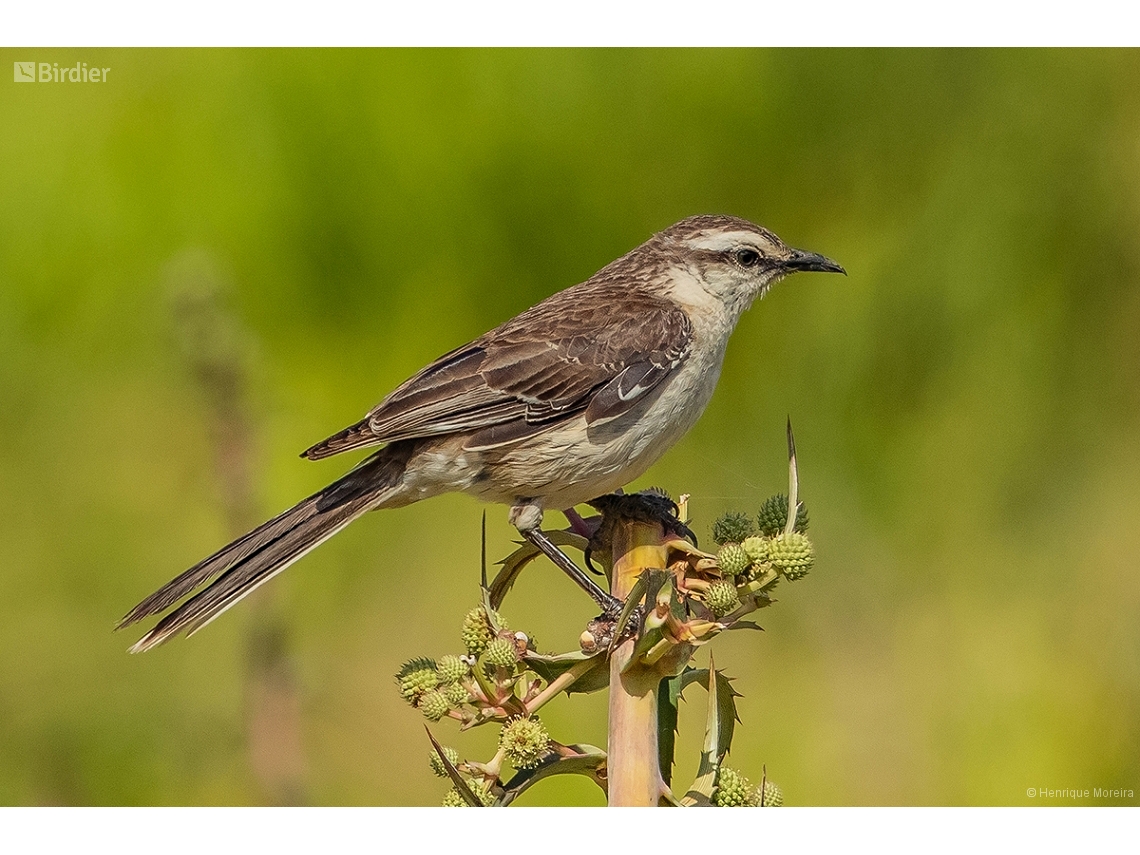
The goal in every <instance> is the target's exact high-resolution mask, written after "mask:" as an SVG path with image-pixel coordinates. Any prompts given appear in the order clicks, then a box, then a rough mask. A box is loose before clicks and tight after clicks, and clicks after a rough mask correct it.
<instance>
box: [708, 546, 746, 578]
mask: <svg viewBox="0 0 1140 855" xmlns="http://www.w3.org/2000/svg"><path fill="white" fill-rule="evenodd" d="M716 560H717V563H718V564H719V565H720V572H721V573H723V574H724V575H725V576H729V577H731V576H739V575H740V574H741V573H744V572H745V571H746V570H747V569H748V565H749V563H750V562H749V560H748V553H747V552H745V551H744V547H743V546H741V545H740V544H739V543H726V544H725V545H724V546H722V547H721V548H720V549H719V550H718V551H717V554H716Z"/></svg>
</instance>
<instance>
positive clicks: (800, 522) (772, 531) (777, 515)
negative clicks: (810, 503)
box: [756, 493, 808, 537]
mask: <svg viewBox="0 0 1140 855" xmlns="http://www.w3.org/2000/svg"><path fill="white" fill-rule="evenodd" d="M756 521H757V522H758V523H759V524H760V533H761V534H765V535H767V536H768V537H775V536H776V535H777V534H779V533H780V532H782V531H783V530H784V528H785V527H786V526H787V524H788V497H787V496H785V495H784V494H783V493H777V494H776V495H775V496H772V498H770V499H768V500H766V501H765V502H764V504H763V506H761V508H760V513H759V514H757V515H756ZM807 527H808V512H807V508H806V507H804V503H803V502H800V503H799V505H798V507H797V508H796V531H798V532H799V533H800V534H803V533H804V532H805V531H807Z"/></svg>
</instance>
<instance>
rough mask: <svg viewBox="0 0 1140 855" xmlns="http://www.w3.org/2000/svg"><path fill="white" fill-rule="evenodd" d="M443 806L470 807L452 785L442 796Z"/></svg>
mask: <svg viewBox="0 0 1140 855" xmlns="http://www.w3.org/2000/svg"><path fill="white" fill-rule="evenodd" d="M443 806H444V807H471V805H469V804H467V802H466V801H465V800H464V799H463V796H461V795H459V790H457V789H455V787H452V788H451V789H450V790H448V791H447V795H445V796H444V797H443Z"/></svg>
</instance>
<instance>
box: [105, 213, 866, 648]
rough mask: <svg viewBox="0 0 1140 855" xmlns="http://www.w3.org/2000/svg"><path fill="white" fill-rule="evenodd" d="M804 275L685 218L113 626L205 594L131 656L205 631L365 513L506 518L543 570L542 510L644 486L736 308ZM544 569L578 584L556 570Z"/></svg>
mask: <svg viewBox="0 0 1140 855" xmlns="http://www.w3.org/2000/svg"><path fill="white" fill-rule="evenodd" d="M809 270H811V271H820V272H826V273H844V272H845V271H844V270H843V268H842V267H840V266H839V265H838V264H837V263H835V262H834V261H832V260H831V259H829V258H825V257H824V256H822V255H817V254H815V253H812V252H804V251H802V250H798V249H792V248H790V247H788V246H785V245H784V243H783V242H782V241H781V240H780V239H779V238H778V237H776V236H775V235H774V234H772V233H771V232H770V231H768V230H767V229H764V228H761V227H760V226H756V225H753V224H752V223H750V222H747V221H746V220H742V219H738V218H736V217H728V216H712V215H705V216H696V217H689V218H688V219H685V220H682V221H681V222H679V223H676V224H675V225H672V226H670V227H669V228H667V229H665V230H664V231H662V232H659V233H658V234H656V235H654V236H653V237H651V238H650V239H649V240H648V241H646V242H645V243H643V244H642V245H641V246H639V247H637V248H636V249H634V250H633V251H632V252H629V253H628V254H626V255H623V256H622V257H621V258H619V259H617V260H616V261H614V262H612V263H610V264H608V265H606V266H605V267H603V268H602V269H601V270H599V271H598V272H597V273H595V274H594V275H593V276H591V277H590V278H589V279H587V280H586V281H585V282H582V283H581V284H579V285H575V286H573V287H571V288H567V289H566V290H564V291H560V292H558V293H557V294H554V295H553V296H551V297H548V298H547V299H546V300H543V301H542V302H541V303H539V304H538V305H536V306H534V307H533V308H531V309H528V310H527V311H525V312H523V313H522V314H521V315H518V316H517V317H515V318H513V319H511V320H509V321H507V322H506V323H505V324H503V325H501V326H499V327H496V328H495V329H493V330H491V331H490V332H488V333H486V334H485V335H482V336H480V337H479V338H477V339H475V340H474V341H472V342H471V343H469V344H465V345H463V346H462V347H459V348H456V349H455V350H453V351H451V352H450V353H447V354H444V355H443V356H441V357H440V358H439V359H437V360H435V362H433V363H431V364H430V365H428V366H427V367H426V368H424V369H423V370H422V371H420V372H419V373H418V374H416V375H415V376H414V377H412V378H411V379H410V380H408V381H406V382H405V383H403V384H402V385H401V386H399V387H398V388H397V389H396V390H395V391H393V392H392V393H391V394H390V395H388V397H386V398H385V399H384V400H383V401H381V402H380V403H379V404H377V405H376V406H375V407H374V408H373V409H372V410H371V411H370V412H369V413H368V415H366V416H365V417H364V418H363V419H361V420H360V421H359V422H357V423H356V424H354V425H352V426H350V427H347V428H345V429H344V430H342V431H340V432H339V433H336V434H334V435H332V436H330V437H329V438H328V439H326V440H324V441H323V442H319V443H317V444H316V445H314V446H312V447H311V448H309V449H308V450H306V451H305V452H304V453H303V454H302V455H301V456H302V457H307V458H308V459H310V460H320V459H322V458H325V457H329V456H331V455H334V454H340V453H341V452H345V451H353V450H355V449H358V448H369V447H373V446H381V447H380V448H379V449H378V450H377V451H376V452H374V453H373V454H372V455H371V456H370V457H368V458H367V459H365V460H364V461H363V462H362V463H361V464H360V465H358V466H356V467H355V468H354V469H352V470H351V471H350V472H348V474H346V475H344V476H343V477H342V478H340V479H339V480H337V481H335V482H333V483H332V484H330V485H329V486H328V487H326V488H325V489H323V490H321V491H320V492H318V493H316V494H314V495H312V496H310V497H309V498H307V499H305V500H304V501H302V502H301V503H300V504H298V505H296V506H295V507H293V508H290V509H289V510H287V511H285V512H284V513H282V514H280V515H279V516H276V517H274V518H273V519H271V520H269V521H268V522H266V523H264V524H262V525H260V526H258V527H257V528H255V529H254V530H253V531H251V532H249V533H248V534H246V535H244V536H243V537H240V538H238V539H237V540H235V541H234V542H233V543H230V544H229V545H228V546H225V547H223V548H222V549H221V550H219V551H218V552H216V553H214V554H213V555H211V556H209V557H208V558H206V559H204V560H202V561H200V562H199V563H198V564H195V565H194V566H193V567H191V568H190V569H189V570H187V571H186V572H184V573H183V574H182V575H180V576H179V577H178V578H176V579H174V580H173V581H171V582H169V583H168V584H166V585H164V586H163V587H162V588H160V589H159V590H158V591H156V592H155V593H154V594H152V595H151V596H149V597H147V598H146V599H145V600H143V601H142V602H141V603H139V604H138V605H137V606H135V607H134V608H133V609H132V610H131V611H130V612H129V613H128V614H127V615H126V617H124V618H123V620H122V621H121V622H120V624H119V626H120V627H123V626H127V625H129V624H133V623H135V622H136V621H139V620H142V619H143V618H146V617H148V616H151V615H155V614H159V613H161V612H164V611H166V610H167V609H169V608H170V607H171V606H174V605H175V604H176V603H178V601H179V600H182V599H183V598H184V597H186V596H187V595H190V594H192V593H193V592H194V591H195V590H196V589H198V588H200V587H201V586H203V585H207V583H210V582H211V580H212V583H211V584H209V585H207V587H205V588H204V590H201V591H200V592H198V593H197V594H194V596H191V597H190V598H189V599H187V600H186V601H185V602H182V603H181V604H180V605H178V606H177V608H175V609H174V610H173V611H172V612H170V614H168V615H166V616H165V617H164V618H162V620H160V621H159V622H158V624H157V625H156V626H155V627H154V628H153V629H151V630H150V631H149V632H148V633H147V634H146V635H145V636H143V638H142V639H141V640H140V641H139V642H138V643H136V644H135V645H134V647H132V648H131V650H132V652H138V651H143V650H147V649H149V648H151V647H154V646H155V645H158V644H161V643H162V642H164V641H166V640H167V639H169V638H171V637H172V636H174V635H176V634H177V633H179V632H182V631H186V632H188V633H193V632H194V631H196V630H198V629H200V628H201V627H203V626H205V625H206V624H207V623H209V622H210V621H212V620H213V619H214V618H216V617H217V616H218V615H220V614H221V613H222V612H224V611H225V610H226V609H228V608H229V607H230V606H232V605H233V604H234V603H236V602H237V601H238V600H240V599H241V598H242V597H244V596H246V595H247V594H249V593H250V592H251V591H253V590H254V589H255V588H256V587H257V586H258V585H260V584H261V583H263V582H265V581H267V580H268V579H270V578H271V577H273V576H275V575H276V574H277V573H280V572H281V571H282V570H284V569H285V568H286V567H288V566H289V565H290V564H292V563H293V562H294V561H296V560H297V559H298V558H300V557H301V556H302V555H304V554H305V553H307V552H308V551H309V550H311V549H313V548H315V547H316V546H318V545H319V544H321V543H322V542H323V541H325V540H326V539H328V538H329V537H332V536H333V535H334V534H336V533H337V532H338V531H340V530H341V529H342V528H344V527H345V526H346V525H348V524H349V523H350V522H352V521H353V520H354V519H356V518H357V517H359V516H360V515H361V514H363V513H365V512H366V511H371V510H376V509H378V508H396V507H401V506H403V505H408V504H411V503H412V502H418V501H420V500H421V499H427V498H430V497H431V496H436V495H439V494H440V493H449V492H463V493H468V494H469V495H472V496H475V497H477V498H479V499H482V500H484V501H488V502H498V503H501V504H505V505H509V506H510V521H511V523H512V524H513V525H515V526H516V527H517V528H518V530H519V531H520V532H521V533H522V534H523V535H524V536H526V537H527V538H528V539H529V540H531V541H532V542H534V543H536V545H538V546H539V547H540V548H542V549H543V551H545V552H547V554H550V555H551V557H552V558H555V560H556V561H558V560H559V559H558V558H557V557H556V556H554V555H553V554H552V553H551V549H553V550H554V551H555V552H557V551H558V550H557V548H556V547H553V545H552V544H550V542H549V540H547V539H546V538H545V536H544V535H543V534H542V532H541V523H542V513H543V511H544V510H546V509H552V510H558V509H570V508H573V507H574V506H575V505H578V504H581V503H583V502H585V501H587V500H589V499H592V498H595V497H597V496H600V495H602V494H605V493H610V492H612V491H614V490H616V489H618V488H620V487H622V486H623V485H625V484H627V483H629V482H630V481H632V480H633V479H634V478H636V477H638V476H639V475H641V474H642V473H643V472H645V470H646V469H648V468H649V466H650V465H651V464H652V463H653V462H654V461H656V460H657V459H658V458H659V457H660V456H661V455H662V454H663V453H664V452H665V451H666V450H667V449H668V448H669V447H670V446H671V445H673V443H675V442H676V441H677V440H678V439H680V438H681V436H682V435H683V434H684V433H685V432H686V431H687V430H689V428H691V427H692V426H693V424H694V423H695V422H696V421H697V419H698V417H699V416H700V415H701V413H702V411H703V410H704V408H705V405H706V404H708V402H709V399H710V398H711V397H712V394H713V390H714V389H715V387H716V382H717V378H718V377H719V375H720V369H721V364H722V362H723V360H724V353H725V348H726V346H727V344H728V338H729V335H730V334H731V333H732V330H733V329H734V327H735V326H736V323H737V321H738V320H739V319H740V316H741V314H742V313H743V312H744V310H745V309H747V308H748V307H749V306H750V305H751V304H752V301H753V300H755V299H756V298H757V297H761V296H763V295H764V294H765V293H766V292H767V290H768V289H769V288H770V287H771V286H772V285H773V284H774V283H775V282H777V281H778V280H780V279H782V278H783V277H784V276H787V275H789V274H791V273H797V272H800V271H809ZM559 555H561V553H559ZM563 558H564V556H563ZM559 563H560V566H562V567H563V569H566V570H567V572H570V573H571V574H573V573H574V571H577V572H578V573H579V574H581V571H580V570H577V567H576V566H574V565H573V563H572V562H569V559H565V560H564V561H560V562H559ZM576 580H577V581H578V582H579V583H580V584H583V585H584V586H586V582H584V581H583V578H581V577H577V578H576ZM586 581H588V582H589V585H593V583H592V581H589V580H588V579H587V580H586ZM594 587H595V588H596V586H594Z"/></svg>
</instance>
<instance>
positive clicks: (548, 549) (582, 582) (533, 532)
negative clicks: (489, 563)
mask: <svg viewBox="0 0 1140 855" xmlns="http://www.w3.org/2000/svg"><path fill="white" fill-rule="evenodd" d="M519 534H521V535H522V536H523V537H525V538H526V539H527V540H528V541H530V542H531V543H532V544H534V546H535V547H536V548H537V549H538V550H539V551H540V552H541V553H542V554H543V555H545V556H546V557H547V558H549V559H550V560H551V561H553V562H554V566H555V567H557V568H558V569H560V570H561V571H562V572H563V573H565V574H566V575H567V576H569V577H570V578H571V579H572V580H573V581H574V583H575V584H576V585H577V586H578V587H579V588H581V589H582V590H583V591H585V592H586V593H587V594H589V595H590V597H591V598H592V599H593V600H594V602H595V603H597V604H598V605H599V606H601V608H602V614H603V615H604V616H605V617H606V618H609V619H611V620H616V619H617V617H618V615H620V614H621V610H622V606H623V605H624V604H623V603H622V601H621V600H619V599H618V598H617V597H615V596H613V595H611V594H608V593H606V592H605V591H603V590H602V589H601V587H599V585H598V583H597V582H595V581H594V580H593V579H591V578H590V577H589V576H587V575H586V574H585V573H584V572H583V571H582V568H580V567H579V566H578V565H577V564H575V563H574V562H573V561H572V560H571V558H570V556H569V555H567V554H566V553H565V552H563V551H562V550H561V549H559V548H558V547H557V546H555V545H554V544H553V543H552V542H551V540H550V538H549V537H547V536H546V534H545V533H544V532H543V531H542V529H540V528H529V529H523V528H520V529H519Z"/></svg>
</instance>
